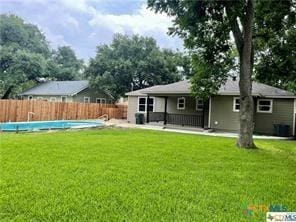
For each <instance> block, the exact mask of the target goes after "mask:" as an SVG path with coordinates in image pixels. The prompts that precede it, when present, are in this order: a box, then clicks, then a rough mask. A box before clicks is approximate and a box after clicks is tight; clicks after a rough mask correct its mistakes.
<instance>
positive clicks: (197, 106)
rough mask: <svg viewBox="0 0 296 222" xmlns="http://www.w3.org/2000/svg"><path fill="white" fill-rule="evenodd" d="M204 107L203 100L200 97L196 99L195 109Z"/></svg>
mask: <svg viewBox="0 0 296 222" xmlns="http://www.w3.org/2000/svg"><path fill="white" fill-rule="evenodd" d="M203 109H204V102H203V100H202V99H196V110H197V111H203Z"/></svg>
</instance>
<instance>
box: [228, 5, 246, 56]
mask: <svg viewBox="0 0 296 222" xmlns="http://www.w3.org/2000/svg"><path fill="white" fill-rule="evenodd" d="M226 14H227V18H228V19H229V22H230V26H231V31H232V33H233V36H234V40H235V44H236V47H237V50H238V52H239V54H241V53H242V48H243V44H244V43H243V42H244V41H243V35H242V31H241V30H240V28H239V24H238V22H237V20H236V16H234V15H233V14H234V12H233V10H232V8H231V4H230V3H229V2H228V1H226Z"/></svg>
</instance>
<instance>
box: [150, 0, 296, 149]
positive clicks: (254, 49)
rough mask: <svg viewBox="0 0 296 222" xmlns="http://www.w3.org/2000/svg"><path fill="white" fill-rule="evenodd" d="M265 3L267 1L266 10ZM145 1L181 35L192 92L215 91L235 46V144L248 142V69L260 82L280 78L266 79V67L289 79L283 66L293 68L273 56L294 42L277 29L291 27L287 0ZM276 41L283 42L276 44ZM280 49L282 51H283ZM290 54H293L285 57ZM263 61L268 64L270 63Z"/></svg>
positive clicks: (250, 128)
mask: <svg viewBox="0 0 296 222" xmlns="http://www.w3.org/2000/svg"><path fill="white" fill-rule="evenodd" d="M277 4H278V5H277ZM265 5H268V7H267V9H266V7H265ZM148 6H149V7H150V8H153V9H154V10H155V11H156V12H165V13H167V14H169V15H170V16H173V17H174V25H173V27H172V28H171V29H170V33H171V34H178V35H179V36H181V37H182V38H183V39H184V42H185V46H186V47H187V48H189V49H190V50H191V51H192V55H193V56H192V59H193V60H192V61H193V67H192V68H193V73H194V76H193V78H192V91H193V94H194V95H196V96H201V97H209V96H211V95H213V94H215V93H216V92H217V90H218V89H219V87H220V85H221V84H223V83H224V82H225V81H226V80H227V78H228V76H229V72H230V70H231V69H233V68H234V67H235V66H234V57H233V55H234V54H233V53H232V52H233V45H235V46H236V50H237V52H238V61H239V77H240V78H239V88H240V103H241V106H240V115H239V116H240V134H239V139H238V146H239V147H245V148H252V147H254V144H253V137H252V135H253V98H252V96H251V90H252V79H251V78H252V77H253V76H254V75H253V69H254V68H256V72H255V74H256V77H257V78H258V79H261V80H263V81H265V82H266V81H267V80H270V81H273V82H275V83H278V84H279V83H281V81H279V78H277V79H276V80H272V78H271V77H270V76H268V74H269V73H266V72H265V71H266V70H267V67H268V69H269V71H272V72H275V71H276V70H274V68H275V67H277V68H279V67H281V68H280V69H281V70H282V71H283V72H285V74H286V75H287V76H289V77H291V76H292V78H291V79H292V80H295V77H293V76H294V74H293V73H289V72H287V70H285V69H284V66H285V65H289V68H288V69H290V68H292V69H293V62H290V59H287V60H286V61H287V62H283V63H281V62H280V61H279V60H282V59H286V58H287V57H290V56H286V58H282V59H279V58H280V57H281V56H282V50H283V49H284V48H290V49H291V44H294V45H295V43H292V42H291V41H288V38H286V37H283V36H284V35H283V33H282V32H286V31H288V30H287V28H288V27H289V29H291V30H289V31H288V32H287V33H286V35H287V36H289V37H292V36H293V34H292V33H291V32H293V30H294V29H295V6H293V1H292V0H286V1H269V2H267V1H264V0H258V1H256V4H255V1H254V0H238V1H208V0H200V1H181V0H175V1H165V0H148ZM266 10H267V13H266ZM271 23H273V24H271ZM283 23H285V25H284V26H282V24H283ZM279 27H282V28H279ZM230 33H232V36H233V39H234V43H233V40H232V38H231V35H230ZM257 36H260V38H261V40H260V41H259V40H257V39H256V37H257ZM266 39H267V40H268V41H266ZM289 42H290V43H289ZM278 44H282V45H285V46H284V47H282V46H278ZM284 51H286V50H284ZM286 52H288V50H287V51H286ZM254 53H255V55H256V56H258V55H260V56H261V57H258V58H256V63H254ZM271 53H275V55H271ZM285 54H286V55H288V53H285ZM276 57H277V59H275V58H276ZM292 57H293V54H292V55H291V57H290V58H292ZM280 63H281V65H280ZM268 64H274V66H273V67H272V66H270V65H268ZM294 64H295V63H294ZM254 65H255V66H254ZM282 65H283V66H282ZM294 70H295V68H294ZM288 73H289V74H288ZM278 77H279V75H278Z"/></svg>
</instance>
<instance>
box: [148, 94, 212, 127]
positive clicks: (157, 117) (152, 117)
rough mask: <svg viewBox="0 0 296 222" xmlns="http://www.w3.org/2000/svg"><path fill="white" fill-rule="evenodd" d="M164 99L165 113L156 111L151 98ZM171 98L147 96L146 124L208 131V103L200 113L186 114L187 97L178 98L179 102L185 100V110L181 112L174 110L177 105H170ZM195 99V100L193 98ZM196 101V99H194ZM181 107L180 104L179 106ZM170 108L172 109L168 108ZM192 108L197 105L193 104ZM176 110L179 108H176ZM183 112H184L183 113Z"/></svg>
mask: <svg viewBox="0 0 296 222" xmlns="http://www.w3.org/2000/svg"><path fill="white" fill-rule="evenodd" d="M156 97H157V98H162V99H163V101H164V103H163V111H162V112H161V111H160V110H159V109H158V110H157V111H155V110H154V109H152V108H149V107H151V98H156ZM187 97H188V96H187ZM169 98H170V96H163V95H151V94H147V100H146V102H147V104H146V107H147V109H146V123H147V124H156V125H164V126H171V127H172V126H181V127H194V128H203V129H207V128H208V126H207V119H208V102H203V103H202V109H201V110H199V111H195V110H193V111H186V112H185V97H183V96H177V97H176V98H177V100H179V99H180V98H182V99H184V108H183V109H181V110H172V109H173V108H172V107H174V105H175V104H172V102H171V103H170V105H169V102H170V101H169ZM192 99H193V98H192ZM171 100H172V97H171ZM193 100H195V99H193ZM191 103H192V102H191ZM178 105H180V104H178ZM168 106H170V108H168ZM191 106H194V107H195V106H196V104H191ZM174 108H175V109H176V108H177V107H174ZM182 111H183V112H182Z"/></svg>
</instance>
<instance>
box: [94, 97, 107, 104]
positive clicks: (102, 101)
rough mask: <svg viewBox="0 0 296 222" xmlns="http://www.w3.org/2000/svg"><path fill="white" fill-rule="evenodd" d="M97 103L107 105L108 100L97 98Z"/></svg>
mask: <svg viewBox="0 0 296 222" xmlns="http://www.w3.org/2000/svg"><path fill="white" fill-rule="evenodd" d="M96 102H97V103H101V104H106V99H105V98H97V99H96Z"/></svg>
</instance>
